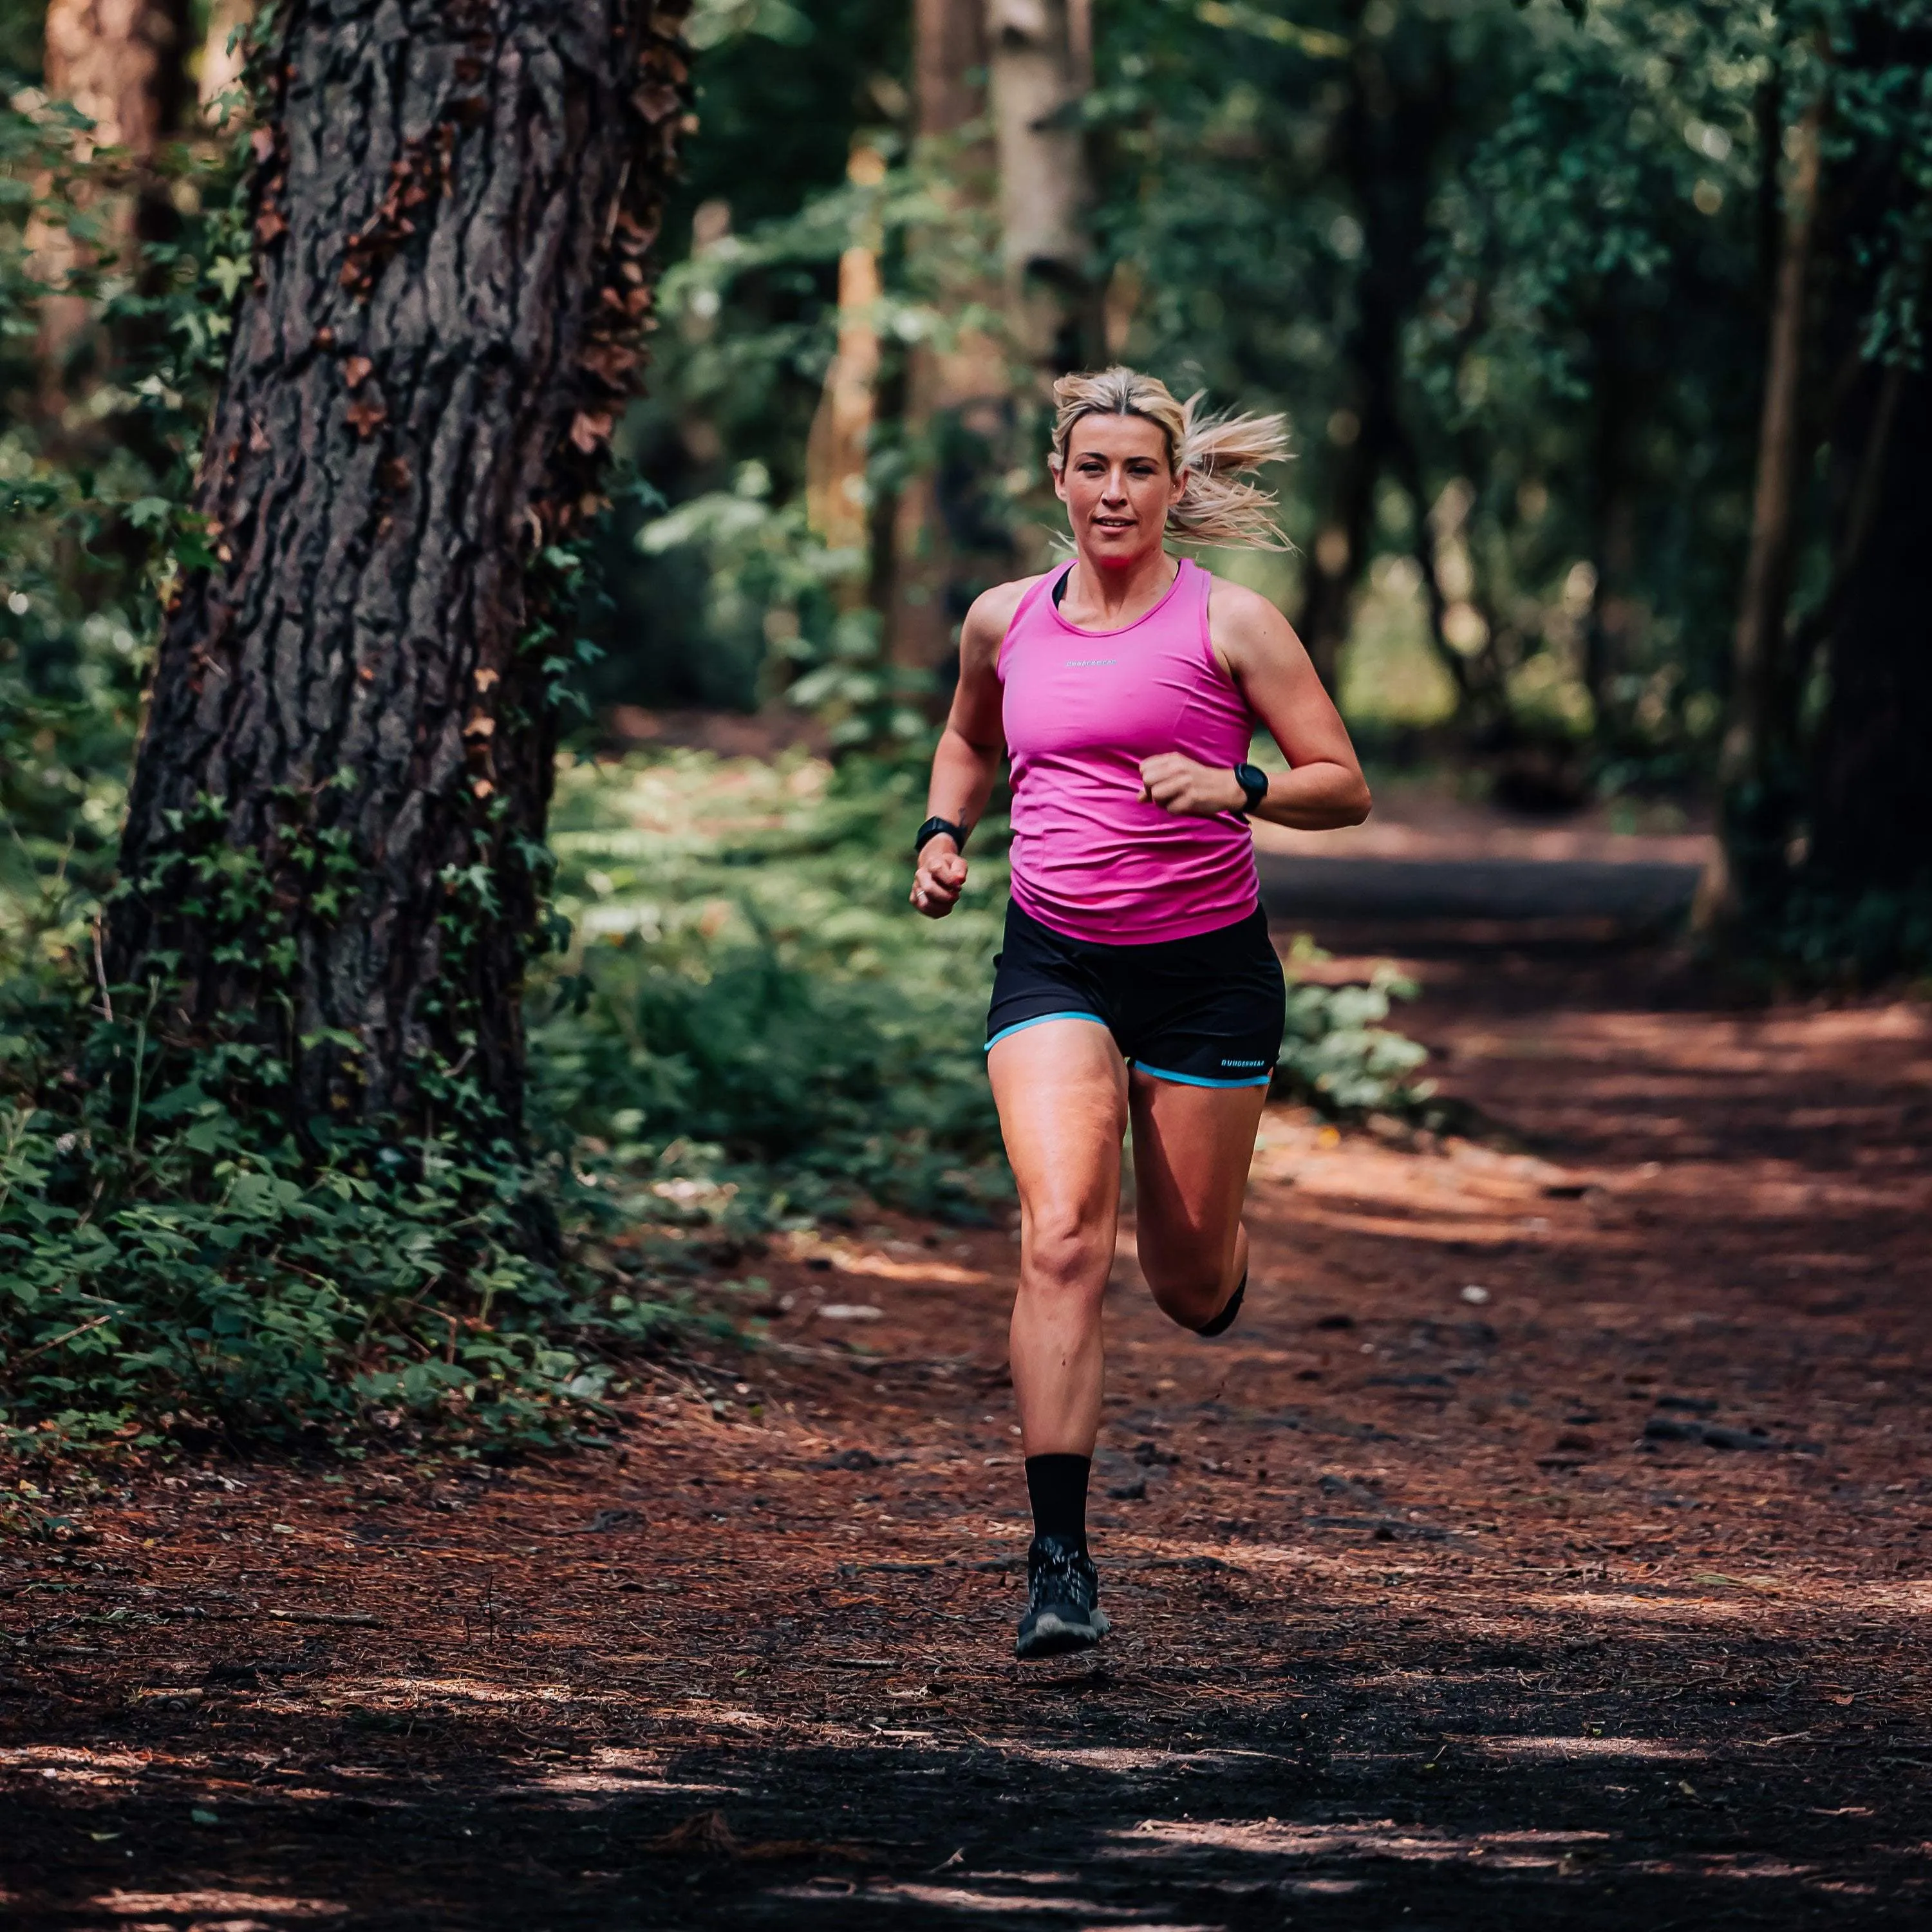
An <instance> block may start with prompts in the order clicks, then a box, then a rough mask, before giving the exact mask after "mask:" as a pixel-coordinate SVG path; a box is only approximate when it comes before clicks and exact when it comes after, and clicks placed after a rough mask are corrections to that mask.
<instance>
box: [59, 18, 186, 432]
mask: <svg viewBox="0 0 1932 1932" xmlns="http://www.w3.org/2000/svg"><path fill="white" fill-rule="evenodd" d="M187 17H188V4H187V0H49V5H48V7H47V17H46V57H45V67H44V70H43V76H44V80H45V83H46V92H48V94H49V95H52V97H53V98H55V99H56V100H62V101H71V102H72V103H73V104H74V106H75V107H77V108H78V109H79V110H80V112H81V113H83V114H85V115H86V116H87V117H88V118H89V120H90V121H92V122H93V123H94V131H93V133H92V134H91V135H90V136H88V137H86V139H85V140H84V141H83V143H82V144H81V157H82V158H85V156H86V154H87V152H88V151H91V150H95V149H99V148H123V149H124V150H125V151H126V152H127V159H128V161H129V163H130V166H131V168H132V170H133V175H134V179H133V181H132V183H131V184H130V187H129V190H128V191H127V193H124V194H117V195H115V196H113V197H112V198H111V199H110V202H109V203H108V205H106V206H104V208H101V214H102V215H103V216H104V219H105V226H106V227H107V233H108V236H109V237H110V248H109V253H110V255H111V254H113V253H114V252H115V250H116V249H117V248H119V247H123V246H124V245H125V244H126V243H127V242H129V241H130V240H131V239H133V236H134V235H135V233H136V232H137V231H139V232H145V231H146V230H148V229H151V226H153V224H152V223H151V222H146V221H144V220H142V214H143V206H142V204H143V202H145V201H147V200H149V199H152V198H153V197H154V194H155V193H156V190H155V187H154V184H152V183H151V181H149V180H146V179H144V177H145V176H146V175H147V172H148V169H149V167H150V166H151V163H152V162H153V160H154V153H155V150H156V149H157V148H158V147H159V146H160V143H161V142H162V141H163V139H165V138H166V136H168V135H169V134H171V133H173V132H174V131H175V130H176V128H177V127H178V126H179V125H180V121H181V108H182V106H183V104H184V98H185V95H186V89H187V80H186V70H185V68H184V60H185V58H186V55H187V40H188V28H187ZM32 245H33V248H34V275H35V278H36V279H37V280H38V281H42V282H44V283H46V284H49V286H51V287H54V288H56V289H58V288H61V287H63V286H64V285H65V284H66V283H67V282H68V281H69V279H70V278H71V277H73V276H74V275H77V273H79V272H80V270H81V269H83V268H84V267H86V266H87V254H86V251H85V250H84V249H83V248H81V247H80V245H79V244H77V242H75V240H74V238H73V236H71V235H70V234H68V232H67V231H66V230H65V229H47V228H44V227H37V229H36V232H35V233H34V236H33V238H32ZM94 311H95V303H94V301H93V299H92V298H91V297H90V296H86V295H80V294H74V295H67V294H57V295H51V296H46V297H45V298H43V300H42V302H41V304H40V340H39V350H40V359H41V362H42V365H43V368H44V369H45V371H46V385H47V389H46V394H47V407H48V411H49V414H50V415H51V414H54V413H57V412H58V409H59V407H60V405H61V402H62V400H63V398H64V397H65V392H66V391H67V389H68V368H69V365H70V364H71V362H73V361H74V359H75V357H76V356H77V355H78V354H79V353H80V350H81V349H82V347H83V343H84V341H85V338H86V336H87V334H88V329H89V323H90V322H91V321H92V318H93V315H94Z"/></svg>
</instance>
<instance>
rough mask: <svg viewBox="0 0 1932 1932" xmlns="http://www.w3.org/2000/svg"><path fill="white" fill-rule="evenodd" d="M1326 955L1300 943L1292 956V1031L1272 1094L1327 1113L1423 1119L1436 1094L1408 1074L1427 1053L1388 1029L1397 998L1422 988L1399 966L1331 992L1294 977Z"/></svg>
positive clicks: (1387, 967)
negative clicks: (1301, 967)
mask: <svg viewBox="0 0 1932 1932" xmlns="http://www.w3.org/2000/svg"><path fill="white" fill-rule="evenodd" d="M1327 957H1328V955H1327V954H1326V953H1323V952H1322V950H1321V949H1320V948H1319V947H1316V946H1313V945H1311V944H1310V943H1309V941H1307V938H1306V936H1305V935H1304V936H1303V937H1301V938H1298V939H1297V941H1296V942H1295V947H1294V950H1293V951H1292V953H1290V955H1289V968H1288V970H1289V989H1288V1027H1287V1031H1286V1035H1285V1037H1283V1042H1282V1049H1281V1058H1280V1064H1279V1065H1278V1066H1277V1069H1276V1073H1275V1085H1274V1091H1276V1092H1277V1093H1278V1094H1280V1093H1286V1094H1289V1095H1291V1096H1292V1097H1294V1098H1295V1099H1297V1100H1302V1101H1304V1102H1306V1103H1308V1104H1309V1105H1310V1106H1314V1107H1318V1108H1319V1109H1321V1110H1322V1112H1323V1113H1325V1114H1328V1115H1335V1116H1349V1115H1363V1114H1372V1113H1373V1114H1418V1113H1420V1112H1421V1111H1422V1110H1423V1108H1424V1104H1425V1103H1427V1100H1429V1097H1430V1095H1431V1094H1433V1093H1434V1092H1435V1091H1436V1088H1435V1083H1434V1082H1433V1081H1428V1080H1424V1081H1419V1082H1418V1081H1416V1080H1414V1079H1412V1078H1411V1077H1410V1076H1412V1075H1413V1074H1414V1073H1415V1070H1416V1069H1417V1068H1418V1067H1421V1065H1422V1064H1424V1061H1427V1059H1428V1058H1429V1049H1427V1047H1425V1046H1421V1045H1418V1043H1416V1042H1415V1041H1414V1040H1408V1039H1406V1038H1404V1037H1403V1035H1402V1034H1399V1033H1396V1032H1394V1031H1391V1029H1390V1028H1388V1027H1385V1025H1383V1024H1382V1022H1384V1021H1385V1020H1386V1019H1388V1016H1389V1012H1390V1008H1391V1002H1392V1001H1396V1000H1412V999H1414V998H1415V996H1416V994H1417V992H1418V991H1419V990H1420V989H1418V987H1417V986H1416V984H1415V982H1414V981H1413V980H1406V979H1404V978H1403V976H1402V975H1401V974H1400V973H1398V972H1397V971H1396V969H1395V968H1394V967H1393V966H1390V965H1379V966H1377V967H1376V968H1375V970H1374V971H1373V974H1372V975H1371V976H1370V979H1369V981H1368V983H1367V984H1366V985H1363V986H1347V985H1344V986H1331V985H1329V984H1328V983H1326V982H1325V981H1324V980H1313V979H1301V978H1298V977H1296V974H1295V968H1296V967H1297V966H1298V965H1313V964H1315V963H1316V962H1319V961H1322V960H1325V959H1327Z"/></svg>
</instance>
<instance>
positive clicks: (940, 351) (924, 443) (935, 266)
mask: <svg viewBox="0 0 1932 1932" xmlns="http://www.w3.org/2000/svg"><path fill="white" fill-rule="evenodd" d="M986 58H987V55H986V0H913V118H914V124H915V128H916V136H917V141H916V158H917V160H918V162H919V165H920V166H922V168H923V169H925V170H926V173H927V175H928V176H929V178H930V179H931V180H932V181H933V183H934V184H935V193H936V194H937V196H938V199H940V200H941V202H942V203H943V204H944V205H945V206H946V207H947V210H948V213H949V214H950V217H951V218H950V220H949V221H948V222H947V224H946V226H947V229H948V230H949V231H950V233H946V234H942V235H915V236H913V237H911V238H910V248H911V249H912V250H913V252H914V253H915V254H919V255H921V256H923V257H925V258H926V259H925V262H924V265H923V266H924V267H925V269H926V273H927V275H928V276H929V278H932V279H934V280H935V281H937V283H938V287H936V288H935V289H934V290H932V291H931V293H932V298H933V299H934V300H935V304H936V305H937V306H938V308H940V309H941V311H942V312H943V313H944V315H945V317H946V320H947V326H948V333H947V335H946V337H945V338H943V339H942V340H940V341H933V342H923V343H920V344H916V346H915V347H914V348H913V351H912V353H911V355H910V357H909V358H908V359H907V371H906V383H905V419H904V429H905V436H906V440H907V444H908V446H909V447H910V451H911V452H912V455H913V464H914V466H913V473H912V475H911V476H910V479H909V480H908V481H907V483H906V484H904V487H902V488H901V490H900V492H899V495H898V502H897V503H896V504H895V505H894V506H893V509H892V570H891V584H890V589H889V598H888V608H887V613H886V648H887V652H888V655H889V656H890V658H891V659H892V662H893V663H894V664H897V665H899V666H901V667H903V668H904V669H906V670H912V671H915V672H922V673H931V674H933V675H934V676H935V697H936V699H937V700H938V703H939V704H940V705H941V706H943V704H944V700H945V697H946V695H947V690H948V687H947V682H946V673H947V667H948V661H949V659H950V655H951V652H952V649H953V640H954V637H955V634H956V628H957V626H958V625H959V621H960V619H961V618H962V616H964V615H965V608H966V605H967V604H968V603H969V602H970V601H971V592H972V589H973V583H974V576H975V574H976V573H975V571H974V568H973V567H972V565H971V561H970V559H971V556H972V553H974V550H976V549H977V548H978V547H980V541H981V539H982V538H983V535H984V532H983V530H981V529H980V527H979V526H980V523H981V521H982V519H980V517H977V516H976V514H974V504H975V502H976V499H977V495H978V492H979V487H980V481H981V477H980V472H981V471H982V470H983V468H984V464H983V463H980V462H976V461H975V460H974V449H975V447H976V446H978V445H982V444H987V445H990V446H991V447H992V449H994V450H995V451H997V450H998V447H999V446H1000V445H1001V443H1003V442H1004V439H1005V432H1006V428H1007V423H1008V421H1009V419H1010V398H1009V395H1008V390H1009V383H1008V379H1007V362H1006V357H1005V356H1004V353H1003V352H1002V351H1001V347H1000V346H999V344H998V343H996V342H995V341H993V340H992V338H990V337H989V335H987V334H986V332H985V330H984V329H980V328H978V327H976V326H974V325H973V324H972V323H971V322H970V321H969V320H967V317H966V313H965V312H966V311H969V310H971V308H974V306H976V305H991V303H992V300H993V298H994V293H995V292H994V291H993V290H991V289H990V288H989V287H987V286H986V284H985V281H984V279H983V277H982V275H980V272H979V269H978V266H977V263H976V264H973V265H971V266H968V267H966V268H965V269H964V271H963V272H962V264H961V263H959V261H958V260H956V259H953V251H956V249H957V246H958V243H959V240H960V239H961V238H962V237H963V238H965V241H966V243H967V248H968V252H970V251H971V239H972V236H973V233H974V229H976V228H977V227H979V226H983V224H984V223H986V220H987V218H988V214H989V209H990V206H991V204H992V199H993V195H994V189H995V160H994V155H993V151H992V146H991V145H990V144H989V142H987V141H986V139H985V138H984V126H983V124H984V121H985V117H986ZM942 249H944V250H946V251H947V254H944V255H942V254H941V250H942ZM1002 555H1003V556H1004V557H1005V559H1006V560H1009V561H1010V553H1002Z"/></svg>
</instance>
